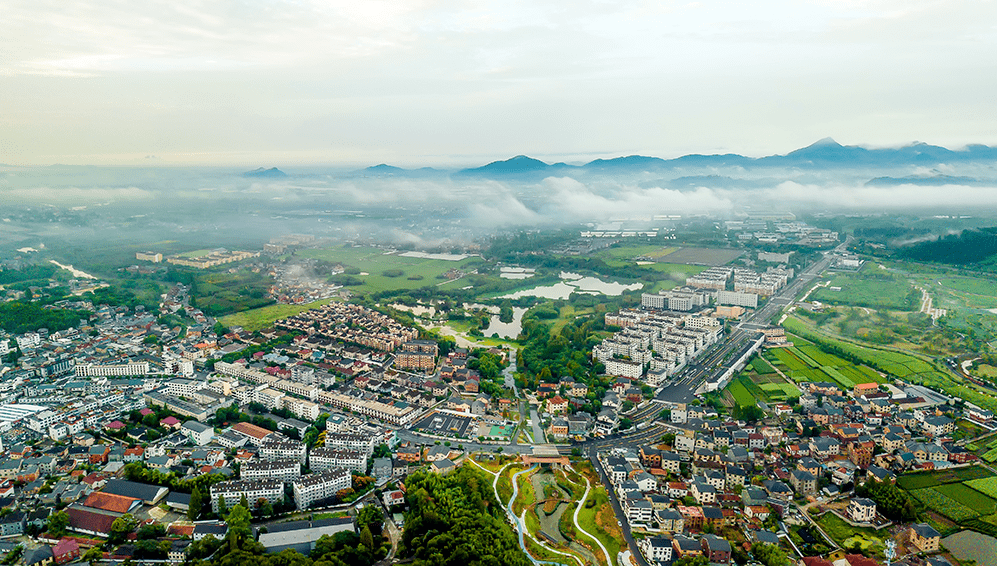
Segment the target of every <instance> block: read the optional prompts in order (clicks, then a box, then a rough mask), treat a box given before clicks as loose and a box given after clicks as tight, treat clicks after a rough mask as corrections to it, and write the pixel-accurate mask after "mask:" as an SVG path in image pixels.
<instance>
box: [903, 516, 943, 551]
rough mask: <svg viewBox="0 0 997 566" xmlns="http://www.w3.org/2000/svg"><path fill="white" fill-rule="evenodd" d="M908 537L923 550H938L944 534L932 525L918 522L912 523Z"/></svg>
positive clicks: (916, 546)
mask: <svg viewBox="0 0 997 566" xmlns="http://www.w3.org/2000/svg"><path fill="white" fill-rule="evenodd" d="M907 538H908V540H909V541H910V543H911V545H913V546H914V547H915V548H917V549H918V550H920V551H921V552H938V547H939V544H940V542H941V539H942V536H941V535H940V534H939V533H938V531H936V530H935V528H934V527H932V526H931V525H929V524H927V523H918V524H916V525H911V527H910V529H909V530H908V535H907Z"/></svg>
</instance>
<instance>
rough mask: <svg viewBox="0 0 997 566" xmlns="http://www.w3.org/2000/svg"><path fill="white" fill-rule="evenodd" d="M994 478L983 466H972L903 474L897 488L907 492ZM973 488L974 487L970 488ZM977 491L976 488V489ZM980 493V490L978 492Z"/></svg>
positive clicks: (898, 479) (898, 480)
mask: <svg viewBox="0 0 997 566" xmlns="http://www.w3.org/2000/svg"><path fill="white" fill-rule="evenodd" d="M991 477H997V476H994V475H993V473H991V472H990V470H987V469H986V468H984V467H982V466H970V467H968V468H956V469H953V470H939V471H936V472H918V473H914V474H903V475H902V476H900V477H899V478H897V486H899V487H901V488H903V489H906V490H907V491H911V490H915V489H923V488H926V487H934V486H936V485H942V484H946V483H959V482H967V483H968V482H969V481H972V480H979V479H988V478H991ZM970 487H973V486H970ZM974 489H976V488H974ZM978 491H979V490H978Z"/></svg>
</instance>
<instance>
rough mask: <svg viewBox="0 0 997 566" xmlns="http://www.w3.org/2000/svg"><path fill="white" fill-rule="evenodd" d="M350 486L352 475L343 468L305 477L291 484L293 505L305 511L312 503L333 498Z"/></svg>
mask: <svg viewBox="0 0 997 566" xmlns="http://www.w3.org/2000/svg"><path fill="white" fill-rule="evenodd" d="M352 485H353V477H352V475H351V474H350V472H349V470H345V469H343V468H332V469H330V470H326V471H324V472H320V473H317V474H311V475H307V476H304V477H302V478H301V479H299V480H298V481H296V482H294V483H293V484H292V491H293V492H294V503H295V505H297V506H298V509H307V508H308V506H309V505H311V504H312V503H314V502H316V501H321V500H323V499H329V498H331V497H334V496H335V495H336V494H337V493H339V491H340V490H343V489H346V488H349V487H352Z"/></svg>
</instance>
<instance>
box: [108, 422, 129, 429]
mask: <svg viewBox="0 0 997 566" xmlns="http://www.w3.org/2000/svg"><path fill="white" fill-rule="evenodd" d="M104 426H105V427H107V428H109V429H111V430H121V429H123V428H125V423H123V422H121V421H111V422H109V423H107V424H106V425H104Z"/></svg>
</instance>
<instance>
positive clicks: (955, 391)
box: [783, 316, 997, 411]
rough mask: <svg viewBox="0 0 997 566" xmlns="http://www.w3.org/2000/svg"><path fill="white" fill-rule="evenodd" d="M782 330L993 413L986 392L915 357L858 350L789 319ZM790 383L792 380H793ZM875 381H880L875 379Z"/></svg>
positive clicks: (994, 401)
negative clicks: (939, 390)
mask: <svg viewBox="0 0 997 566" xmlns="http://www.w3.org/2000/svg"><path fill="white" fill-rule="evenodd" d="M783 327H784V328H785V329H786V331H787V332H792V333H794V334H798V335H802V336H804V337H806V338H808V339H810V340H813V341H814V342H815V343H817V345H818V346H820V347H822V348H825V349H831V350H832V351H836V352H841V353H842V354H841V355H843V356H849V357H854V358H855V359H857V360H859V361H861V362H862V363H864V364H867V365H869V366H870V367H872V368H873V369H876V370H879V371H882V372H884V373H887V374H890V375H892V376H895V377H899V378H901V379H904V380H906V381H911V382H913V383H916V384H919V385H925V386H931V387H935V388H938V389H941V390H942V391H943V392H944V393H946V394H947V395H951V396H953V397H956V398H960V399H963V400H965V401H968V402H970V403H973V404H976V405H979V406H981V407H983V408H985V409H989V410H991V411H997V397H995V396H994V395H993V394H992V393H991V392H990V391H987V390H986V389H984V388H983V387H981V386H979V385H976V384H973V383H970V382H968V381H963V380H962V379H961V378H959V377H957V376H955V375H953V374H950V373H948V372H945V371H943V370H941V369H937V368H936V367H935V366H933V365H932V364H930V363H929V362H928V361H926V360H924V359H922V358H919V357H917V356H915V355H912V354H907V353H903V352H899V351H893V350H882V349H877V348H871V347H866V346H860V345H858V344H855V343H852V342H848V341H845V340H841V339H839V338H836V337H833V336H829V335H827V334H824V333H823V332H821V331H818V330H814V329H813V328H812V327H811V326H809V324H808V323H807V322H804V321H803V320H800V319H799V318H796V317H792V316H791V317H789V318H787V319H786V320H785V321H784V322H783ZM870 377H871V376H870ZM794 379H796V377H795V376H794ZM876 381H882V380H881V379H876Z"/></svg>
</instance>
